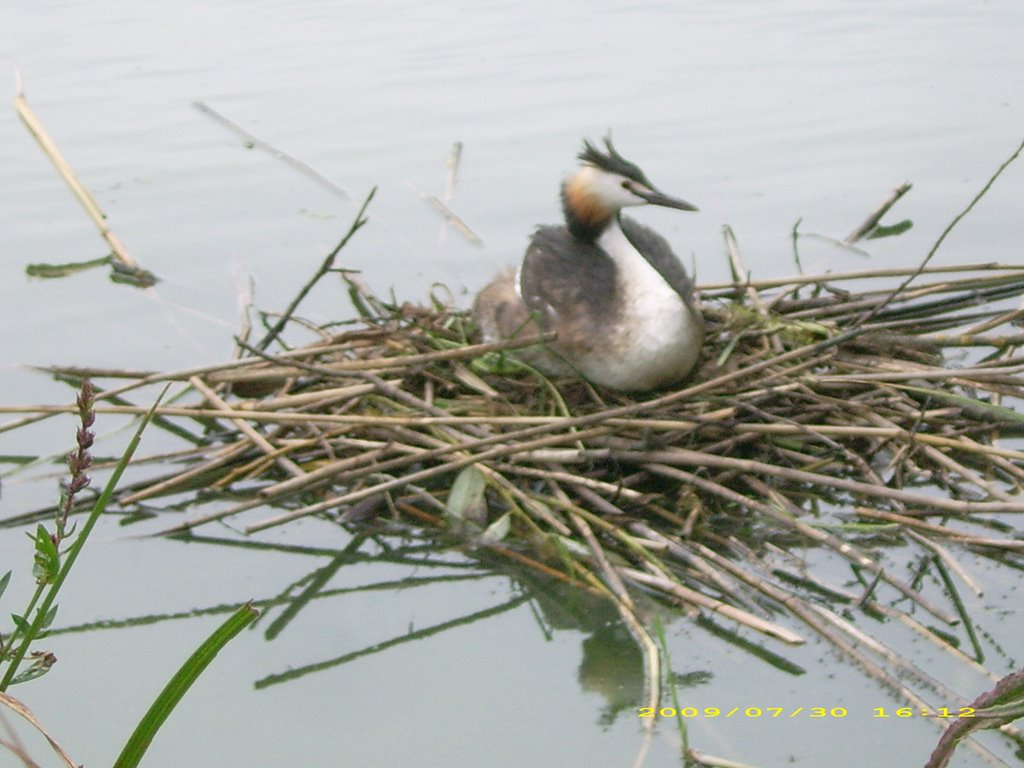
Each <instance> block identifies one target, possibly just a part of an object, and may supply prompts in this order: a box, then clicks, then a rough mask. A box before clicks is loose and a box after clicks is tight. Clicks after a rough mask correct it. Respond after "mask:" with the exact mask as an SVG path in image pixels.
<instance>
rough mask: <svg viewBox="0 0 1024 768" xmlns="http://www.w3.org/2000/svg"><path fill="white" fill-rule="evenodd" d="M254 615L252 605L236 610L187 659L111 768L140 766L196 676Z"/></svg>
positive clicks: (133, 732) (254, 617) (141, 721)
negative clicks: (157, 733)
mask: <svg viewBox="0 0 1024 768" xmlns="http://www.w3.org/2000/svg"><path fill="white" fill-rule="evenodd" d="M257 616H259V611H258V610H256V609H255V608H254V607H253V605H252V603H251V602H250V603H246V604H245V605H243V606H241V607H239V608H238V610H236V611H235V612H234V613H233V614H232V615H231V616H230V617H229V618H228V620H227V621H225V622H224V623H223V624H221V625H220V626H219V627H217V629H216V630H214V632H213V634H212V635H210V636H209V637H208V638H207V639H206V640H205V641H204V642H203V643H202V645H200V646H199V647H198V648H197V649H196V650H195V652H194V653H193V654H192V655H191V656H189V657H188V659H187V660H186V661H185V663H184V664H182V665H181V668H180V669H179V670H178V671H177V672H176V673H175V674H174V677H172V678H171V679H170V680H169V681H168V683H167V685H166V686H165V687H164V689H163V690H162V691H161V692H160V695H159V696H157V697H156V699H155V700H154V701H153V704H152V705H151V706H150V708H149V710H147V712H146V714H145V715H143V716H142V720H140V721H139V724H138V725H137V726H136V727H135V730H134V731H132V735H131V736H130V737H129V738H128V741H127V743H126V744H125V745H124V749H122V750H121V754H120V755H118V758H117V761H116V762H115V763H114V768H135V766H137V765H138V764H139V761H141V760H142V757H143V755H144V754H145V753H146V750H147V749H149V745H150V744H151V743H152V742H153V737H154V736H155V735H156V732H157V731H158V730H160V726H162V725H163V724H164V721H165V720H167V717H168V716H169V715H170V714H171V711H172V710H173V709H174V708H175V707H176V706H177V704H178V702H179V701H181V698H182V697H183V696H184V695H185V693H186V692H187V691H188V689H189V688H190V687H192V684H193V683H194V682H195V681H196V679H197V678H198V677H199V675H201V674H202V673H203V670H205V669H206V668H207V667H208V666H209V665H210V662H212V661H213V660H214V658H215V657H216V656H217V654H218V653H219V652H220V650H221V649H222V648H223V647H224V646H225V645H227V644H228V643H229V642H231V640H232V639H234V637H235V636H236V635H237V634H238V633H239V632H241V631H242V630H243V629H245V628H246V627H247V626H249V624H251V623H252V622H253V621H255V619H256V617H257Z"/></svg>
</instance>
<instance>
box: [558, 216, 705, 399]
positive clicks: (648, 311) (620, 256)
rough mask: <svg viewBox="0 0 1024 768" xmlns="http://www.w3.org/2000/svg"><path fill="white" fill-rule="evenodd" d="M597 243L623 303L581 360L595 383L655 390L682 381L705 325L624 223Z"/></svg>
mask: <svg viewBox="0 0 1024 768" xmlns="http://www.w3.org/2000/svg"><path fill="white" fill-rule="evenodd" d="M597 244H598V245H600V246H601V248H602V249H604V251H605V252H606V253H607V254H608V255H609V256H611V257H612V259H613V260H614V261H615V266H616V268H617V275H616V278H617V282H618V285H619V291H620V293H621V299H620V306H621V307H622V311H621V314H620V316H619V318H618V322H617V323H615V324H614V327H613V329H612V332H611V333H610V336H609V338H608V339H607V340H606V342H605V343H604V344H602V345H601V347H600V348H599V349H598V350H595V354H594V355H593V356H592V357H591V356H588V357H587V358H584V359H581V360H579V361H577V362H578V367H579V369H580V371H581V372H582V373H583V374H584V375H585V376H586V377H587V378H588V379H590V380H591V381H593V382H595V383H598V384H603V385H604V386H607V387H612V388H614V389H622V390H640V389H654V388H656V387H659V386H663V385H665V384H670V383H672V382H674V381H676V380H678V379H681V378H682V377H683V376H685V375H686V374H687V373H689V372H690V369H691V368H693V365H694V363H695V362H696V361H697V356H698V354H699V352H700V347H701V341H702V340H701V338H700V337H701V328H700V326H699V324H698V323H697V322H696V321H695V319H694V317H693V316H692V314H691V312H690V309H689V307H687V306H686V304H685V302H684V301H683V300H682V298H681V297H680V296H679V294H678V293H676V291H675V290H674V289H673V288H672V286H670V285H669V284H668V283H667V282H665V279H664V278H663V277H662V276H661V275H660V274H658V271H657V270H656V269H654V267H652V266H651V265H650V263H649V262H648V261H647V259H645V258H644V257H643V256H642V255H640V253H639V252H638V251H637V250H636V248H634V247H633V244H632V243H630V242H629V240H628V239H627V238H626V236H625V235H624V234H623V232H622V229H621V228H620V227H619V225H618V222H613V223H612V224H611V226H609V227H608V229H606V230H605V231H604V232H603V233H602V234H601V237H600V238H599V239H598V241H597Z"/></svg>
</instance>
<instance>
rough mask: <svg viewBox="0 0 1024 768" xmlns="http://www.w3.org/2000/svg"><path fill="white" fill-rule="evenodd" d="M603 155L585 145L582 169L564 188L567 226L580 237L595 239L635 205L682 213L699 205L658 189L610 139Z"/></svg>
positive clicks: (587, 144)
mask: <svg viewBox="0 0 1024 768" xmlns="http://www.w3.org/2000/svg"><path fill="white" fill-rule="evenodd" d="M604 145H605V147H606V151H604V152H602V151H601V150H599V149H598V148H597V147H595V146H594V145H593V144H592V143H591V142H589V141H584V142H583V151H582V152H580V153H579V155H578V157H579V159H580V160H582V161H583V165H582V166H581V167H580V169H579V170H578V171H577V172H576V173H575V174H573V175H572V176H571V177H570V178H569V179H567V180H566V182H565V184H563V185H562V208H563V209H564V211H565V219H566V223H567V224H568V226H569V229H570V230H571V231H572V233H573V234H574V235H576V236H577V237H582V238H585V239H592V238H594V237H596V236H597V235H599V234H600V233H601V231H603V230H604V228H605V227H606V226H608V224H609V223H611V221H612V219H613V218H614V217H615V216H616V215H617V214H618V212H619V211H620V210H622V209H623V208H625V207H627V206H631V205H660V206H663V207H665V208H676V209H678V210H680V211H696V210H697V206H695V205H692V204H690V203H688V202H686V201H685V200H680V199H679V198H676V197H672V196H670V195H666V194H665V193H664V192H661V191H660V190H658V188H657V187H655V186H654V185H653V184H652V183H651V182H650V180H649V179H648V178H647V176H646V175H645V174H644V172H643V171H642V170H640V168H639V166H637V165H636V164H635V163H631V162H630V161H629V160H627V159H626V158H624V157H623V156H622V155H620V154H619V153H618V152H617V151H616V150H615V147H614V146H613V145H612V140H611V139H610V138H608V137H605V139H604Z"/></svg>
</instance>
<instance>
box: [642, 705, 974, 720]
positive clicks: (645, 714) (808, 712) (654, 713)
mask: <svg viewBox="0 0 1024 768" xmlns="http://www.w3.org/2000/svg"><path fill="white" fill-rule="evenodd" d="M847 715H849V711H848V710H847V709H846V707H732V708H729V709H726V708H723V707H681V708H679V709H676V708H675V707H661V708H658V707H639V708H638V709H637V717H639V718H641V719H650V718H676V717H682V718H698V717H699V718H704V719H711V718H715V717H725V718H729V717H750V718H759V717H764V718H786V719H789V718H796V717H807V718H811V719H815V720H817V719H822V718H828V719H833V720H838V719H841V718H844V717H846V716H847ZM871 717H874V718H876V719H888V718H897V719H905V718H910V717H935V718H942V719H965V718H971V717H974V709H973V708H972V707H936V708H934V709H928V708H926V707H923V708H914V707H900V708H899V709H888V708H886V707H875V708H874V709H872V710H871Z"/></svg>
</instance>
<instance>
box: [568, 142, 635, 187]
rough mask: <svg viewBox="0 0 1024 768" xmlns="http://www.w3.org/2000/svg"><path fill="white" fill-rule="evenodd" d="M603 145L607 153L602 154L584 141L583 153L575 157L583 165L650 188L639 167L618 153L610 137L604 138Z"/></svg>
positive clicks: (591, 144)
mask: <svg viewBox="0 0 1024 768" xmlns="http://www.w3.org/2000/svg"><path fill="white" fill-rule="evenodd" d="M604 145H605V147H606V150H607V151H605V152H602V151H601V150H599V149H598V148H597V147H595V146H594V144H593V143H592V142H591V141H590V140H589V139H584V140H583V151H582V152H580V153H579V154H578V155H577V157H578V158H579V159H580V160H582V161H583V162H584V163H587V164H588V165H592V166H594V167H595V168H600V169H601V170H602V171H608V172H609V173H617V174H619V175H620V176H625V177H626V178H628V179H633V180H634V181H639V182H640V183H641V184H644V185H647V186H650V182H649V181H648V180H647V177H646V176H645V175H644V172H643V171H641V170H640V167H639V166H638V165H637V164H636V163H631V162H630V161H629V160H627V159H626V158H624V157H623V156H622V155H620V154H619V153H618V151H617V150H616V149H615V145H614V144H612V138H611V136H605V137H604Z"/></svg>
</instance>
